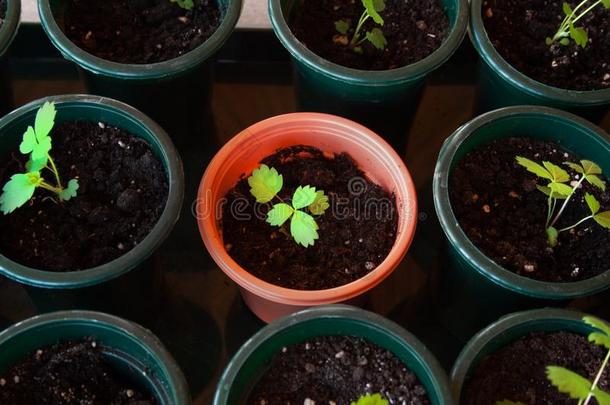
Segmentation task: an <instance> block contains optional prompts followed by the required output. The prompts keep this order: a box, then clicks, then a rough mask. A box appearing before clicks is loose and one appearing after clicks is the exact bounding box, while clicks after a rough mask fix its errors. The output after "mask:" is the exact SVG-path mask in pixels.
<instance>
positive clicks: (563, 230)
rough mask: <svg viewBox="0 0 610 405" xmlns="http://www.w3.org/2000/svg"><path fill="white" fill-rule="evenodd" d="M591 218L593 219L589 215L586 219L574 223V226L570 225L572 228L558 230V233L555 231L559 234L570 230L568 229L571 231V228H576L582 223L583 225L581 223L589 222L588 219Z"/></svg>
mask: <svg viewBox="0 0 610 405" xmlns="http://www.w3.org/2000/svg"><path fill="white" fill-rule="evenodd" d="M591 218H593V215H589V216H588V217H585V218H583V219H581V220H580V221H578V222H577V223H575V224H574V225H572V226H568V227H566V228H563V229H560V230H558V231H557V233H561V232H565V231H569V230H570V229H572V228H576V227H577V226H578V225H580V224H582V223H583V222H585V221H588V220H589V219H591Z"/></svg>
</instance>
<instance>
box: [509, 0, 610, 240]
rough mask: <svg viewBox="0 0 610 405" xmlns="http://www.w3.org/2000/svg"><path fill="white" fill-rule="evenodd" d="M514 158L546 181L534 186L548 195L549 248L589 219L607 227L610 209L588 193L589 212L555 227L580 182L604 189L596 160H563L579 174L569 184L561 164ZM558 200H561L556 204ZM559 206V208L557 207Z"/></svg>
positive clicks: (568, 178)
mask: <svg viewBox="0 0 610 405" xmlns="http://www.w3.org/2000/svg"><path fill="white" fill-rule="evenodd" d="M609 1H610V0H609ZM516 160H517V163H518V164H519V165H521V166H523V167H525V168H526V169H527V171H529V172H531V173H533V174H535V175H536V176H538V177H539V178H541V179H543V180H545V182H546V183H547V184H546V185H544V186H543V185H540V184H537V185H536V187H537V188H538V190H540V191H541V192H542V193H544V194H545V195H546V196H547V197H548V200H547V205H548V207H547V216H546V224H545V229H546V234H547V239H548V241H549V245H550V246H551V247H555V246H557V240H558V237H559V234H560V233H561V232H565V231H569V230H570V229H573V228H575V227H577V226H578V225H580V224H582V223H583V222H585V221H588V220H590V219H593V220H594V221H595V222H597V223H598V224H599V225H601V226H602V227H604V228H607V229H610V211H604V212H599V210H600V208H601V206H600V204H599V201H597V199H596V198H595V197H594V196H593V195H591V194H589V193H585V202H586V203H587V206H588V207H589V211H590V212H591V215H588V216H586V217H585V218H583V219H581V220H580V221H578V222H576V223H575V224H574V225H571V226H568V227H566V228H562V229H557V228H555V224H556V223H557V220H558V219H559V217H560V216H561V214H562V213H563V211H564V210H565V208H566V206H567V205H568V203H569V202H570V199H571V198H572V196H573V195H574V193H575V192H576V190H577V189H578V188H579V187H580V186H581V184H582V182H583V181H585V180H586V181H587V182H589V183H590V184H591V185H593V186H595V187H597V188H599V189H600V190H602V191H605V190H606V184H605V183H604V182H603V181H602V180H601V179H600V178H599V175H601V174H602V169H601V167H599V166H598V165H597V164H596V163H594V162H591V161H590V160H581V161H580V163H573V162H566V163H565V164H566V165H567V166H568V167H570V168H571V169H572V170H574V171H575V172H577V173H578V174H579V175H580V178H579V179H578V180H573V186H568V185H567V184H566V183H568V182H570V181H571V180H572V179H571V178H570V175H569V174H568V172H566V171H565V170H563V169H562V168H561V167H559V166H556V165H554V164H552V163H551V162H542V165H540V164H538V163H536V162H534V161H532V160H529V159H527V158H524V157H521V156H517V157H516ZM559 201H563V202H562V203H559V204H558V202H559ZM559 205H560V207H559V210H557V208H558V206H559Z"/></svg>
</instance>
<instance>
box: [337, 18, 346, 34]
mask: <svg viewBox="0 0 610 405" xmlns="http://www.w3.org/2000/svg"><path fill="white" fill-rule="evenodd" d="M335 29H336V30H337V32H338V33H339V34H343V35H345V34H347V31H348V30H349V22H347V21H345V20H339V21H335Z"/></svg>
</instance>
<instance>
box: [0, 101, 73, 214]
mask: <svg viewBox="0 0 610 405" xmlns="http://www.w3.org/2000/svg"><path fill="white" fill-rule="evenodd" d="M55 115H56V111H55V105H54V104H53V103H49V102H46V103H44V105H42V106H41V107H40V108H39V109H38V112H37V113H36V119H35V122H34V127H33V128H32V127H31V126H29V127H28V129H27V130H26V131H25V133H24V134H23V139H22V141H21V144H20V145H19V151H20V152H21V153H22V154H24V155H30V159H29V160H28V162H27V163H26V165H25V167H26V170H27V171H26V172H25V173H19V174H14V175H13V176H11V179H10V180H9V181H8V182H7V183H6V184H5V185H4V188H3V189H2V191H3V192H2V195H0V210H2V212H3V213H4V215H7V214H10V213H11V212H13V211H14V210H15V209H17V208H19V207H21V206H22V205H24V204H25V203H26V202H28V201H29V200H30V199H31V198H32V196H33V195H34V191H36V189H37V188H42V189H45V190H47V191H50V192H52V193H54V194H55V195H56V196H57V199H58V200H59V201H60V202H61V201H68V200H69V199H71V198H72V197H75V196H76V192H77V190H78V180H76V179H72V180H70V181H69V182H68V184H67V185H66V187H64V186H63V184H62V182H61V178H60V176H59V172H58V170H57V166H56V164H55V162H54V161H53V158H52V157H51V155H50V153H49V152H50V151H51V148H52V139H51V136H50V133H51V130H52V129H53V126H54V125H55ZM43 170H47V171H49V172H50V173H51V174H52V175H53V178H54V180H55V181H54V184H53V183H50V182H48V181H47V180H46V179H45V178H43V176H42V173H43Z"/></svg>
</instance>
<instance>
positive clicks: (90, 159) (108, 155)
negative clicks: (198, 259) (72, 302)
mask: <svg viewBox="0 0 610 405" xmlns="http://www.w3.org/2000/svg"><path fill="white" fill-rule="evenodd" d="M102 126H103V128H102ZM52 136H53V149H52V150H51V156H52V157H53V159H54V161H55V163H56V164H57V166H58V170H59V173H60V175H61V176H62V177H61V179H62V182H63V183H64V186H65V183H66V182H67V181H68V180H69V179H71V178H77V179H78V182H79V189H78V195H77V196H76V197H74V198H72V199H71V200H69V201H67V202H63V203H57V202H56V198H55V196H54V194H53V193H50V192H47V191H46V190H42V189H40V188H39V189H37V190H36V192H35V194H34V197H33V198H32V199H31V200H30V202H29V203H26V205H24V206H22V207H20V208H17V209H16V210H15V211H14V212H13V213H11V214H9V215H0V229H2V232H0V252H2V254H3V255H5V256H7V257H9V258H10V259H12V260H14V261H16V262H18V263H21V264H24V265H26V266H30V267H33V268H38V269H43V270H53V271H74V270H82V269H86V268H91V267H94V266H98V265H101V264H104V263H107V262H109V261H111V260H113V259H115V258H117V257H119V256H121V255H123V254H125V253H126V252H128V251H130V250H131V249H132V248H133V247H134V246H136V245H137V244H138V243H140V242H141V241H142V239H144V238H145V237H146V236H147V235H148V234H149V233H150V231H151V229H152V228H153V227H154V225H155V224H156V223H157V220H158V219H159V217H160V216H161V213H162V212H163V209H164V207H165V202H166V200H167V193H168V186H167V176H166V173H165V170H164V168H163V164H162V163H161V161H160V160H159V159H158V158H157V157H156V156H155V155H154V154H153V152H152V150H151V148H150V146H149V145H148V143H146V141H144V140H142V139H140V138H136V137H134V136H131V135H129V134H128V133H126V132H124V131H122V130H120V129H117V128H113V127H109V126H105V125H104V124H98V123H90V122H68V123H62V124H59V125H57V126H56V127H55V129H53V132H52ZM26 160H27V157H26V156H24V155H21V154H20V153H19V152H18V151H15V152H13V153H12V154H11V155H10V156H7V157H4V158H3V159H2V160H0V180H1V181H2V184H5V183H6V182H7V181H8V180H9V178H10V176H11V175H13V174H15V173H22V172H24V171H25V162H26ZM42 175H43V177H44V178H45V179H47V181H49V182H51V183H53V184H54V180H53V174H52V173H51V172H50V171H47V170H44V171H43V172H42ZM49 197H53V199H52V198H49Z"/></svg>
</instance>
